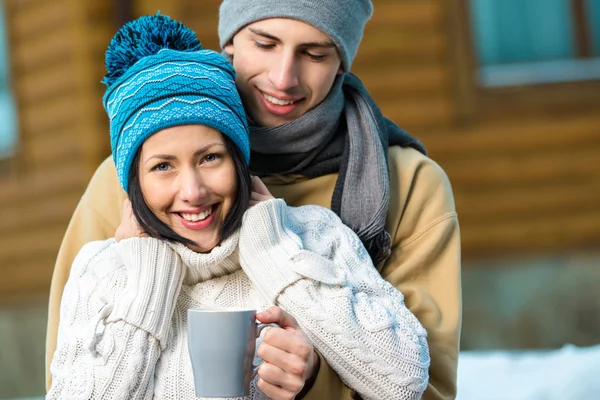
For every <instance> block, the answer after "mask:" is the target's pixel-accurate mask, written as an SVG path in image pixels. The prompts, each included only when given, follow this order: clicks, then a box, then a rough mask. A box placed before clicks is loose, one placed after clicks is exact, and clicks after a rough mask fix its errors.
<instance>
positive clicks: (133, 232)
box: [115, 199, 148, 242]
mask: <svg viewBox="0 0 600 400" xmlns="http://www.w3.org/2000/svg"><path fill="white" fill-rule="evenodd" d="M147 236H148V234H146V232H144V230H143V229H142V227H141V226H140V224H138V222H137V219H135V215H133V209H132V208H131V201H129V199H125V201H123V215H122V216H121V224H119V227H118V228H117V231H116V232H115V240H116V241H117V242H120V241H121V240H123V239H129V238H132V237H147Z"/></svg>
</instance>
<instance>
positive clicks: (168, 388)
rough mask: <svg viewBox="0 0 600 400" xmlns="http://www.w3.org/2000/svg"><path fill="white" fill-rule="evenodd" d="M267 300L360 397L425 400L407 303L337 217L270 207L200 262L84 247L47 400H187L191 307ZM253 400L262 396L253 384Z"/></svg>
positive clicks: (190, 255) (147, 248)
mask: <svg viewBox="0 0 600 400" xmlns="http://www.w3.org/2000/svg"><path fill="white" fill-rule="evenodd" d="M238 245H239V255H238V251H237V249H238ZM240 264H241V268H240ZM273 304H276V305H279V306H280V307H282V308H283V309H284V310H286V311H288V312H289V313H290V314H292V315H293V316H294V317H295V318H296V319H297V320H298V322H299V324H300V326H301V327H302V329H303V330H304V331H305V333H306V334H307V335H308V337H309V338H310V339H311V341H312V342H313V343H314V345H315V347H316V348H317V349H318V350H319V351H320V352H321V354H322V355H323V356H324V357H325V358H326V359H327V362H328V363H329V364H330V365H331V366H332V367H333V368H334V369H335V370H336V371H337V372H338V374H339V376H340V377H341V378H342V380H343V381H344V382H345V383H346V384H347V385H348V386H349V387H351V388H353V389H354V390H356V391H357V392H359V393H360V394H361V395H362V397H363V398H365V399H378V400H381V399H419V398H420V397H421V394H422V393H423V391H424V390H425V388H426V385H427V380H428V367H429V351H428V347H427V340H426V332H425V330H424V329H423V327H422V326H421V324H420V323H419V322H418V320H417V319H416V317H415V316H414V315H413V314H412V313H410V311H409V310H408V309H407V308H406V306H405V305H404V299H403V295H402V294H401V293H400V292H399V291H398V290H396V289H395V288H394V287H393V286H391V285H390V284H389V283H388V282H386V281H385V280H384V279H382V278H381V276H380V275H379V274H378V273H377V271H376V270H375V268H374V267H373V265H372V263H371V261H370V258H369V256H368V254H367V252H366V251H365V249H364V247H363V246H362V243H361V242H360V240H359V239H358V237H357V236H356V235H355V234H354V233H353V232H352V231H351V230H350V229H349V228H347V227H346V226H344V225H343V224H342V222H341V221H340V220H339V218H338V217H337V216H336V215H335V214H334V213H333V212H331V211H329V210H327V209H324V208H321V207H317V206H304V207H298V208H292V207H287V206H286V204H285V202H284V201H283V200H270V201H266V202H263V203H260V204H258V205H256V206H254V207H252V208H251V209H250V210H249V211H248V212H247V213H246V215H245V216H244V222H243V225H242V228H241V230H240V232H238V233H236V234H234V235H232V237H230V238H228V239H227V240H225V241H224V242H223V243H222V244H221V246H218V247H216V248H215V249H213V251H212V252H211V253H208V254H199V253H195V252H193V251H191V250H189V249H188V248H187V247H185V246H183V245H172V244H169V243H166V242H164V241H160V240H157V239H152V238H131V239H127V240H122V241H121V242H119V243H116V242H115V241H114V239H110V240H107V241H102V242H93V243H89V244H88V245H86V246H85V247H84V248H83V249H82V250H81V252H80V253H79V255H78V256H77V258H76V260H75V262H74V265H73V268H72V269H71V275H70V277H69V281H68V283H67V286H66V287H65V291H64V294H63V300H62V304H61V319H60V326H59V337H58V346H57V350H56V353H55V354H54V358H53V360H52V366H51V372H52V375H53V379H52V388H51V390H50V392H49V393H48V395H47V399H58V398H61V399H62V398H77V399H150V398H154V397H156V398H161V399H195V398H196V397H195V395H194V388H193V378H192V368H191V364H190V361H189V357H188V353H187V327H186V312H187V309H188V308H193V307H205V306H221V307H250V308H256V309H258V310H262V309H265V308H267V307H269V306H270V305H273ZM251 398H252V399H262V398H265V395H264V394H263V393H262V392H260V390H259V389H258V388H256V387H255V386H254V383H253V385H252V387H251Z"/></svg>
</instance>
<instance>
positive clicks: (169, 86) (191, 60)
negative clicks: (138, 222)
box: [103, 15, 250, 190]
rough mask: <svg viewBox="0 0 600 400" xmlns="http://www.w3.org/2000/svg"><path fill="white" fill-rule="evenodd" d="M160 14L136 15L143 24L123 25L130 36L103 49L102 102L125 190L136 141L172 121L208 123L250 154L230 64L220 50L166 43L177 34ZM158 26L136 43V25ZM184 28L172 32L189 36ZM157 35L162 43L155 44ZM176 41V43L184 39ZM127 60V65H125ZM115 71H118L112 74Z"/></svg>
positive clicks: (247, 156) (137, 145)
mask: <svg viewBox="0 0 600 400" xmlns="http://www.w3.org/2000/svg"><path fill="white" fill-rule="evenodd" d="M165 18H168V17H164V16H160V15H156V16H151V17H142V18H140V20H142V19H145V20H144V21H145V22H146V23H145V24H133V25H131V24H132V23H130V24H128V25H126V26H124V27H123V28H121V29H122V30H123V29H129V31H130V32H129V33H128V35H127V37H133V38H134V39H135V40H131V41H130V43H128V42H127V41H125V44H124V43H123V40H121V41H120V42H119V43H118V48H115V47H116V46H113V47H112V48H111V47H109V49H108V51H107V57H106V58H107V62H106V65H107V70H108V74H107V77H106V78H105V83H107V84H108V85H110V86H109V88H108V89H107V91H106V93H105V95H104V98H103V104H104V108H105V109H106V112H107V113H108V117H109V119H110V138H111V148H112V152H113V158H114V161H115V166H116V169H117V175H118V178H119V183H120V184H121V186H122V187H123V189H124V190H127V187H128V178H129V171H130V169H131V166H132V163H133V160H134V158H135V155H136V153H137V151H138V149H139V148H140V146H141V145H142V144H143V143H144V141H145V140H146V139H147V138H148V137H150V136H151V135H152V134H154V133H156V132H158V131H160V130H161V129H165V128H169V127H173V126H179V125H188V124H201V125H207V126H210V127H213V128H215V129H217V130H218V131H220V132H221V133H223V134H224V135H227V136H228V137H230V138H231V139H232V141H233V142H234V143H235V144H236V145H237V146H238V147H239V149H240V150H241V152H242V154H243V156H244V158H245V160H246V162H249V159H250V143H249V141H248V124H247V121H246V116H245V112H244V108H243V105H242V100H241V98H240V96H239V94H238V91H237V88H236V86H235V72H234V70H233V67H232V66H231V64H230V63H229V62H228V61H227V60H226V59H225V58H223V56H221V55H220V54H218V53H216V52H214V51H210V50H204V49H201V47H198V46H192V51H190V50H188V49H185V48H184V49H183V51H181V50H178V49H171V48H167V47H168V46H173V45H174V43H175V44H176V43H177V40H173V38H172V37H169V35H170V34H172V33H173V32H172V31H169V29H171V26H169V25H166V24H164V23H163V21H164V19H165ZM148 19H150V23H148ZM140 20H138V21H140ZM155 21H156V23H154V22H155ZM133 22H136V21H133ZM178 24H179V23H178ZM157 26H158V28H159V29H158V33H156V32H154V35H153V38H152V39H151V42H150V43H146V44H141V45H140V43H139V42H140V40H141V41H143V40H144V39H145V38H144V36H143V35H141V34H140V30H141V31H143V32H146V31H147V30H149V29H153V30H154V31H156V30H157ZM180 26H181V25H178V27H180ZM160 28H162V29H164V31H162V32H161V31H160ZM186 29H187V28H186ZM186 29H178V31H177V32H175V36H176V38H180V37H181V35H182V34H185V35H188V36H189V32H190V31H189V30H186ZM120 32H121V31H120ZM132 32H133V33H132ZM117 35H119V33H118V34H117ZM117 35H115V38H117ZM123 36H124V35H122V33H121V37H123ZM194 37H195V36H194ZM157 38H158V39H157ZM157 40H158V41H163V42H164V45H163V46H162V47H161V46H160V44H161V43H159V45H157V44H156V41H157ZM196 40H197V39H196ZM113 42H114V40H113ZM179 42H180V45H179V47H185V43H187V42H186V41H182V40H180V41H179ZM112 44H113V43H111V45H112ZM198 45H199V42H198ZM128 46H129V47H128ZM124 48H125V50H123V49H124ZM198 48H200V49H199V50H198ZM132 49H133V51H132ZM139 49H142V50H139ZM140 51H142V54H141V56H140ZM148 52H150V53H152V52H155V53H153V54H147V53H148ZM115 54H116V55H115ZM115 59H116V60H117V62H115ZM132 60H133V63H132V65H130V66H129V65H127V64H128V63H131V61H132ZM115 70H118V71H117V73H115V72H114V71H115ZM119 74H122V75H120V76H115V75H119Z"/></svg>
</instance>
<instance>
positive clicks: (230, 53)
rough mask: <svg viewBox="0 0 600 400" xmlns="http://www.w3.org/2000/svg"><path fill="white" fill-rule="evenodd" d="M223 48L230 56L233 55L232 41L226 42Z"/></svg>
mask: <svg viewBox="0 0 600 400" xmlns="http://www.w3.org/2000/svg"><path fill="white" fill-rule="evenodd" d="M223 50H225V52H226V53H227V54H229V55H230V56H233V41H232V42H229V43H228V44H226V45H225V47H223Z"/></svg>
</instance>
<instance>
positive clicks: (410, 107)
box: [374, 95, 453, 130]
mask: <svg viewBox="0 0 600 400" xmlns="http://www.w3.org/2000/svg"><path fill="white" fill-rule="evenodd" d="M374 97H375V100H376V101H377V102H378V104H379V106H380V108H381V110H382V112H383V113H384V115H386V116H387V117H388V118H390V119H391V120H392V121H395V122H396V123H397V124H399V125H400V126H402V127H403V128H406V129H409V130H421V129H425V128H431V127H446V126H448V125H450V123H451V121H452V116H453V111H452V103H451V102H450V99H449V98H448V97H446V96H443V95H429V96H420V97H412V98H411V97H397V98H395V99H380V98H379V97H378V96H377V95H376V96H374Z"/></svg>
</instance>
